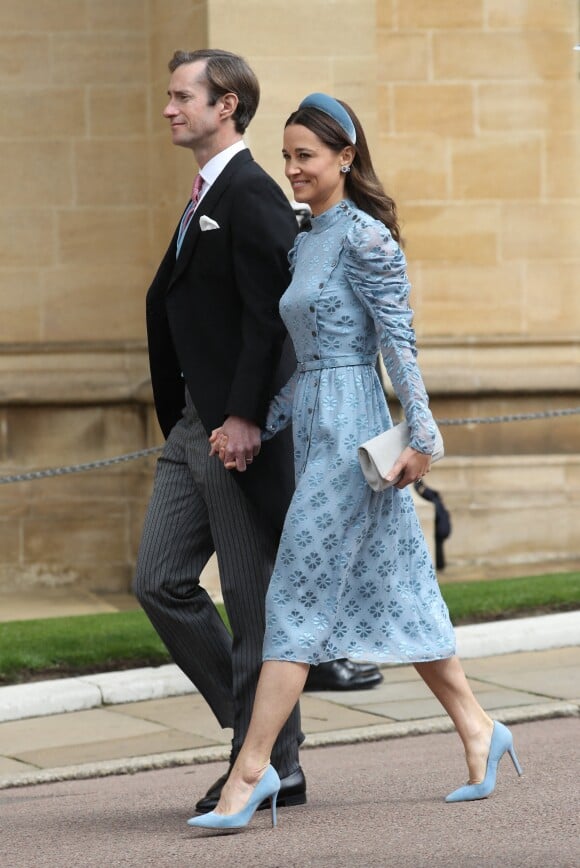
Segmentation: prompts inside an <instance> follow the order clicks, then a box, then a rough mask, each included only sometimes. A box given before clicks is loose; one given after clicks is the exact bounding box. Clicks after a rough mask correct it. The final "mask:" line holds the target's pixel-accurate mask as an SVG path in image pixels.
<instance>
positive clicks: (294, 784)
mask: <svg viewBox="0 0 580 868" xmlns="http://www.w3.org/2000/svg"><path fill="white" fill-rule="evenodd" d="M229 773H230V769H228V770H227V772H226V773H225V775H222V776H221V778H218V779H217V781H216V782H215V784H212V785H211V787H210V788H209V790H208V791H207V793H206V794H205V796H204V797H203V799H200V800H199V802H198V803H197V805H196V806H195V810H196V811H197V813H198V814H207V813H208V811H213V809H214V808H215V806H216V805H217V803H218V801H219V797H220V796H221V792H222V787H223V785H224V784H225V782H226V781H227V779H228V775H229ZM305 804H306V778H305V777H304V772H303V771H302V769H301V768H300V766H298V768H297V769H296V771H295V772H292V774H291V775H287V776H286V777H285V778H280V792H279V793H278V798H277V800H276V805H277V807H279V808H290V807H292V806H293V805H305ZM269 807H270V800H269V799H264V801H263V802H262V804H261V805H260V807H259V808H258V810H259V811H262V810H264V808H269Z"/></svg>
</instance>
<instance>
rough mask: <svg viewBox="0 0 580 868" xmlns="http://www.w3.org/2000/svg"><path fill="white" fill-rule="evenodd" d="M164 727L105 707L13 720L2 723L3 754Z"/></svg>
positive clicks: (129, 735) (148, 732) (0, 746)
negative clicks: (116, 712)
mask: <svg viewBox="0 0 580 868" xmlns="http://www.w3.org/2000/svg"><path fill="white" fill-rule="evenodd" d="M163 729H164V727H162V726H160V725H159V724H156V723H150V722H149V721H146V720H139V719H138V718H136V717H131V716H129V715H121V714H115V713H113V712H111V711H107V710H105V709H101V708H95V709H91V710H90V711H76V712H72V713H71V714H55V715H51V716H50V717H35V718H32V719H31V720H19V721H12V722H11V723H4V724H2V725H1V726H0V755H3V756H11V757H14V756H16V755H18V754H20V753H22V752H24V751H26V750H30V749H32V747H36V748H53V747H62V746H69V747H70V746H73V745H77V744H89V743H91V742H93V741H107V740H108V739H118V738H134V737H135V736H140V735H151V734H154V733H159V732H162V731H163Z"/></svg>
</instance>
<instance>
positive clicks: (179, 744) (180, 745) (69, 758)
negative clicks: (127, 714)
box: [16, 729, 211, 769]
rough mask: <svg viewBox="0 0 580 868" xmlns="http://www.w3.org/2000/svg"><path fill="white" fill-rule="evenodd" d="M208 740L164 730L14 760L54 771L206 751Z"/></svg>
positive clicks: (28, 754) (31, 753)
mask: <svg viewBox="0 0 580 868" xmlns="http://www.w3.org/2000/svg"><path fill="white" fill-rule="evenodd" d="M210 744H211V742H210V741H209V740H208V739H203V738H200V737H199V736H195V735H193V734H188V733H185V732H180V731H178V730H173V729H165V730H162V731H160V732H157V733H153V734H151V733H150V734H148V735H140V736H126V737H124V738H113V739H106V740H103V741H94V742H90V741H87V742H84V743H83V744H75V745H63V746H62V747H54V748H49V749H44V750H30V751H24V752H23V753H20V754H17V755H16V757H17V758H18V759H20V760H22V762H26V763H28V764H29V765H33V766H37V767H38V768H42V769H52V768H58V767H59V766H67V765H71V764H78V763H94V762H99V761H100V760H111V759H113V760H114V759H123V758H124V757H135V756H147V755H151V754H162V753H167V752H168V751H175V750H190V749H192V748H199V747H207V746H209V745H210Z"/></svg>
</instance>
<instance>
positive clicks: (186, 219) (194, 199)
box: [176, 174, 203, 256]
mask: <svg viewBox="0 0 580 868" xmlns="http://www.w3.org/2000/svg"><path fill="white" fill-rule="evenodd" d="M202 187H203V178H202V177H201V175H199V174H198V175H196V176H195V181H194V182H193V187H192V188H191V201H190V203H189V205H188V206H187V208H186V209H185V214H184V215H183V217H182V218H181V223H180V224H179V232H178V233H177V253H176V256H179V251H180V250H181V245H182V244H183V239H184V238H185V233H186V232H187V227H188V226H189V224H190V223H191V218H192V217H193V214H194V212H195V209H196V207H197V203H198V202H199V194H200V193H201V188H202Z"/></svg>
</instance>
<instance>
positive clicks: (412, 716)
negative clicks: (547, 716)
mask: <svg viewBox="0 0 580 868" xmlns="http://www.w3.org/2000/svg"><path fill="white" fill-rule="evenodd" d="M479 701H480V702H481V705H482V706H483V708H485V709H486V711H493V710H494V709H497V708H508V707H509V708H517V707H518V706H525V705H535V704H537V703H539V702H549V701H550V700H549V699H548V698H545V697H538V696H536V695H534V694H531V693H523V692H521V691H518V690H490V691H486V692H484V693H482V694H481V695H480V696H479ZM359 708H360V706H359ZM363 708H364V709H365V710H366V711H368V712H372V713H373V714H377V715H383V716H384V717H387V718H391V719H392V720H420V719H422V718H425V717H436V716H437V715H439V714H441V713H442V708H441V705H440V704H439V702H438V701H437V700H436V699H435V698H434V697H429V698H425V699H415V700H407V701H406V702H405V701H401V702H399V701H392V702H378V703H374V702H373V703H372V704H369V705H365V706H363Z"/></svg>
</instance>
